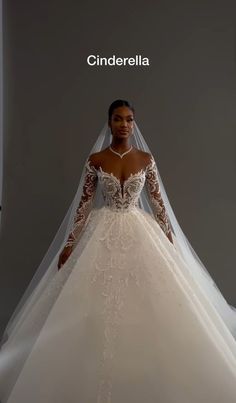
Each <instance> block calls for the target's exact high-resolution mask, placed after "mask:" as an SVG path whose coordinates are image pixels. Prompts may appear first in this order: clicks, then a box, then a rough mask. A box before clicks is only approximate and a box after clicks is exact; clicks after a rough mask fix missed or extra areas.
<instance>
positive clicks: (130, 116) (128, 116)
mask: <svg viewBox="0 0 236 403" xmlns="http://www.w3.org/2000/svg"><path fill="white" fill-rule="evenodd" d="M115 116H117V117H119V118H122V116H121V115H119V114H118V113H115ZM125 117H126V118H132V117H133V115H127V116H125Z"/></svg>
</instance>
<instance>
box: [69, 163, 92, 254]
mask: <svg viewBox="0 0 236 403" xmlns="http://www.w3.org/2000/svg"><path fill="white" fill-rule="evenodd" d="M97 180H98V177H97V171H96V168H95V167H94V166H93V165H92V164H91V160H90V157H89V158H88V159H87V161H86V164H85V176H84V184H83V191H82V195H81V199H80V203H79V206H78V207H77V209H76V214H75V216H74V222H73V226H72V230H71V232H70V234H69V237H68V239H67V241H66V244H65V246H73V247H74V246H75V244H76V243H77V240H78V237H79V235H80V233H81V231H82V229H83V227H84V224H85V222H86V220H87V218H88V215H89V213H90V211H91V209H92V204H93V200H94V197H95V193H96V188H97Z"/></svg>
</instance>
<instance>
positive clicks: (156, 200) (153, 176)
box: [145, 155, 171, 236]
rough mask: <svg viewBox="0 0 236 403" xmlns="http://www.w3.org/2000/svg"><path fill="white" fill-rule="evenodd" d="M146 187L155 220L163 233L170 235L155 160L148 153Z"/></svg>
mask: <svg viewBox="0 0 236 403" xmlns="http://www.w3.org/2000/svg"><path fill="white" fill-rule="evenodd" d="M145 185H146V189H147V191H148V196H149V200H150V202H151V205H152V210H153V214H154V216H155V219H156V221H157V222H158V224H159V225H160V227H161V229H162V230H163V231H164V233H165V234H166V235H167V236H168V235H169V236H170V233H171V228H170V223H169V219H168V216H167V213H166V209H165V206H164V202H163V200H162V197H161V192H160V185H159V182H158V174H157V167H156V163H155V160H154V158H153V156H152V155H150V162H149V164H148V165H147V167H146V180H145Z"/></svg>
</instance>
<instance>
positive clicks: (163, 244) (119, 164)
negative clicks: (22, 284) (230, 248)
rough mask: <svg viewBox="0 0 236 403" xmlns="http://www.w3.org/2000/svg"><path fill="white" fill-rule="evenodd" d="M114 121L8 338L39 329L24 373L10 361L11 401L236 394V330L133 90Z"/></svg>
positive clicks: (130, 400)
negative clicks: (146, 134)
mask: <svg viewBox="0 0 236 403" xmlns="http://www.w3.org/2000/svg"><path fill="white" fill-rule="evenodd" d="M109 127H110V129H111V133H112V141H111V143H110V145H109V146H108V147H106V148H104V149H102V150H101V151H100V152H96V153H91V154H90V156H89V158H88V159H87V161H86V164H85V175H84V181H83V191H82V195H81V199H80V203H79V206H78V208H77V211H76V214H75V215H74V221H73V225H72V228H71V231H70V233H69V236H68V238H67V240H66V243H65V245H64V248H63V250H62V252H61V253H60V256H59V259H58V264H57V267H58V272H57V273H56V274H55V276H54V277H53V279H52V280H51V281H50V282H49V285H48V286H47V287H46V290H45V291H44V292H43V293H42V294H41V296H40V298H37V300H36V302H35V304H33V308H32V309H31V312H30V315H27V312H26V314H25V317H26V319H25V320H22V323H23V324H21V323H20V324H19V325H18V328H17V329H16V330H15V332H13V335H12V337H11V338H10V339H9V342H6V343H5V344H3V354H2V364H4V362H6V363H7V362H8V359H9V355H10V354H11V353H12V350H14V349H13V347H17V344H16V341H17V340H18V342H19V340H21V342H22V344H21V347H22V350H24V347H25V345H24V341H25V337H26V338H27V342H28V340H29V339H30V338H31V336H32V339H33V342H32V343H31V346H32V348H31V349H30V352H29V350H27V357H26V359H25V360H24V365H22V361H20V360H19V362H21V363H20V370H19V368H17V364H18V362H17V360H15V368H16V373H17V376H16V375H15V376H14V371H13V370H12V369H10V370H9V371H8V372H7V371H5V373H4V371H3V375H2V380H1V373H0V393H1V397H2V402H3V403H5V402H7V403H23V402H27V403H28V402H34V403H65V402H66V403H78V402H79V403H121V402H122V403H124V402H125V403H143V402H144V401H145V402H147V403H154V402H155V403H156V402H160V403H177V402H181V403H199V402H200V401H201V402H204V403H222V401H224V402H226V403H235V401H236V341H235V338H234V337H233V335H232V333H231V332H230V331H229V329H228V327H227V326H226V323H225V322H224V320H222V317H221V315H220V314H219V312H218V311H217V309H216V308H215V306H214V304H213V303H212V300H213V299H212V300H211V297H210V295H209V298H208V294H207V292H206V290H207V289H206V288H204V286H205V284H209V277H207V276H206V278H205V280H204V279H202V278H201V276H200V275H199V282H198V281H197V276H196V273H195V274H194V273H193V272H191V270H192V267H191V269H190V267H189V266H187V264H186V260H184V258H183V255H182V254H181V248H180V247H181V244H180V243H179V242H178V240H179V239H180V238H179V237H178V236H177V237H176V236H175V235H176V234H175V235H174V233H173V231H172V230H171V227H172V224H173V223H174V221H173V219H172V220H170V217H169V216H168V214H167V210H166V206H165V203H164V201H163V194H162V192H161V191H160V186H159V185H160V183H159V180H158V171H157V167H156V163H155V161H154V158H153V156H152V154H151V153H150V152H144V151H143V150H141V149H139V148H138V147H134V146H133V145H132V144H131V138H132V136H133V134H132V133H133V131H134V110H133V108H132V107H131V105H130V104H129V103H128V102H127V101H123V100H117V101H115V102H114V103H113V104H111V106H110V108H109ZM144 185H145V186H146V191H147V195H148V198H149V201H150V205H151V207H152V211H153V215H151V214H149V213H148V211H147V210H146V209H145V208H143V204H142V203H143V202H144V198H143V196H142V192H143V190H144ZM99 186H100V188H101V194H102V197H103V203H102V206H101V207H100V208H96V206H98V203H95V197H96V193H97V190H98V187H99ZM168 211H169V212H171V210H170V209H169V210H168ZM170 221H171V222H170ZM175 228H176V229H177V227H175ZM179 248H180V249H179ZM193 262H194V260H193ZM200 278H201V280H200ZM209 287H210V286H209ZM209 290H210V288H209ZM218 293H219V292H218ZM217 295H218V294H217ZM219 298H220V297H219ZM216 300H217V301H220V299H216ZM216 300H214V301H216ZM222 300H223V296H222ZM50 301H51V302H50ZM222 304H223V303H222ZM49 306H50V309H49V308H48V307H49ZM45 307H46V308H47V309H46V308H45ZM44 308H45V309H46V311H47V314H46V315H45V314H44ZM219 308H220V306H219ZM222 316H224V315H222ZM28 317H29V319H28ZM41 317H44V319H43V320H42V319H41ZM23 319H24V317H23ZM234 319H235V316H234ZM234 323H235V322H234ZM32 329H33V330H32ZM35 329H37V330H36V331H35ZM29 335H30V336H29ZM14 337H15V339H14ZM5 345H6V348H5V351H4V346H5ZM7 345H8V346H7ZM7 347H8V348H7ZM26 349H27V348H26ZM4 359H5V361H4ZM0 364H1V356H0ZM2 367H4V365H2ZM0 368H1V365H0ZM9 374H10V376H9ZM7 375H8V377H7ZM9 379H10V381H9ZM1 385H2V386H1ZM9 385H10V386H9ZM1 387H2V391H1Z"/></svg>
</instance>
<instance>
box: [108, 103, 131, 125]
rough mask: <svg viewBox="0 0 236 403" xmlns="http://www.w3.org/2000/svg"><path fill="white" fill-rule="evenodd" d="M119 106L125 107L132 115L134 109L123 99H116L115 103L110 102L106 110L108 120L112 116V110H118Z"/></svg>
mask: <svg viewBox="0 0 236 403" xmlns="http://www.w3.org/2000/svg"><path fill="white" fill-rule="evenodd" d="M120 106H127V108H129V109H131V111H132V112H133V114H134V107H133V106H132V105H131V104H130V103H129V102H128V101H125V100H124V99H117V100H116V101H114V102H112V104H111V105H110V106H109V109H108V119H109V120H110V119H111V117H112V114H113V111H114V109H116V108H119V107H120Z"/></svg>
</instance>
